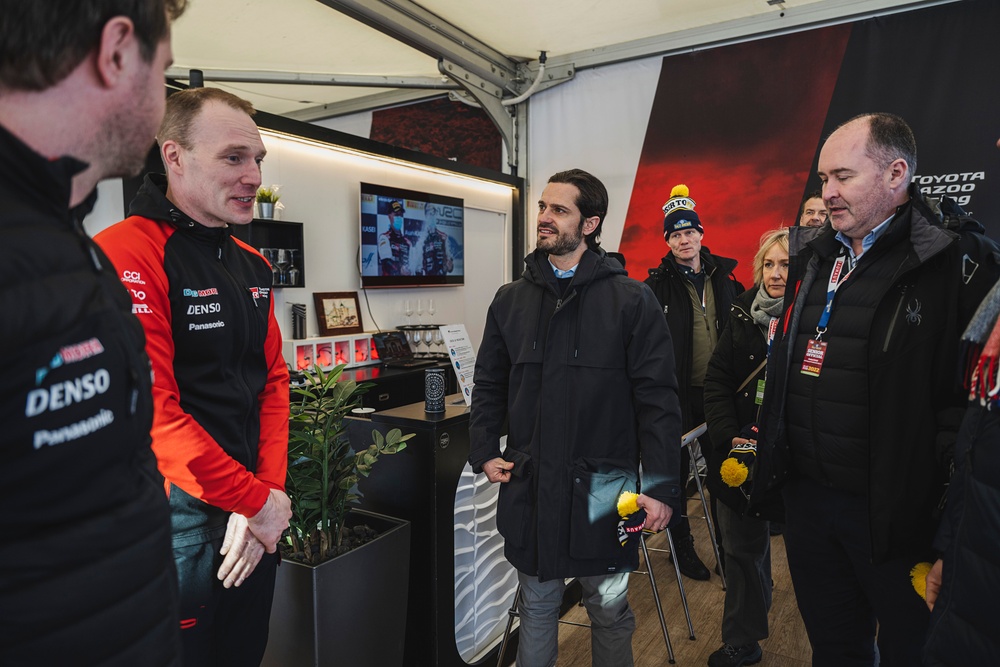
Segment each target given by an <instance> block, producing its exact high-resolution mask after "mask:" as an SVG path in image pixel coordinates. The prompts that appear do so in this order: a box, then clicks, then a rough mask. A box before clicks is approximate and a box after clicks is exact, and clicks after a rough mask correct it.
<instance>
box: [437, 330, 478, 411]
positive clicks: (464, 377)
mask: <svg viewBox="0 0 1000 667" xmlns="http://www.w3.org/2000/svg"><path fill="white" fill-rule="evenodd" d="M439 329H440V330H441V335H442V336H443V337H444V344H445V346H446V347H447V348H448V358H449V359H451V365H452V368H454V369H455V375H456V376H457V377H458V389H459V391H461V392H462V398H463V399H465V404H466V405H472V388H473V387H474V386H475V384H474V383H473V381H472V374H473V371H474V370H475V369H476V350H475V348H473V347H472V341H471V340H469V334H468V332H467V331H466V330H465V325H464V324H442V325H441V326H440V327H439Z"/></svg>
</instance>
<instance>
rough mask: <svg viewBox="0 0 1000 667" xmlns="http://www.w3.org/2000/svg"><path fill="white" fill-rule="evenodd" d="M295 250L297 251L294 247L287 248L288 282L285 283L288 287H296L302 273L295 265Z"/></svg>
mask: <svg viewBox="0 0 1000 667" xmlns="http://www.w3.org/2000/svg"><path fill="white" fill-rule="evenodd" d="M297 252H299V251H298V250H295V249H294V248H289V250H288V283H287V284H288V285H289V286H290V287H297V286H298V285H299V284H300V282H299V278H300V277H301V275H302V271H300V270H299V267H297V266H295V254H296V253H297Z"/></svg>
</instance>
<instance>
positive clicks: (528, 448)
mask: <svg viewBox="0 0 1000 667" xmlns="http://www.w3.org/2000/svg"><path fill="white" fill-rule="evenodd" d="M607 206H608V195H607V191H606V190H605V188H604V185H603V184H602V183H601V182H600V181H599V180H597V179H596V178H594V177H593V176H592V175H590V174H588V173H587V172H584V171H580V170H578V169H574V170H571V171H565V172H560V173H558V174H556V175H554V176H553V177H552V178H551V179H549V183H548V185H547V186H546V188H545V190H544V192H543V193H542V196H541V198H540V200H539V202H538V239H537V248H536V250H535V251H534V252H533V253H531V254H530V255H528V257H526V258H525V270H524V275H523V276H522V278H521V279H520V280H517V281H515V282H513V283H510V284H508V285H505V286H503V287H501V288H500V290H499V291H498V292H497V295H496V297H495V298H494V300H493V303H492V304H491V305H490V309H489V312H488V314H487V319H486V330H485V332H484V335H483V343H482V346H481V349H480V352H479V356H478V358H477V360H476V375H475V380H476V389H475V391H474V392H473V396H472V416H471V425H470V428H471V439H472V443H471V451H470V454H469V463H470V465H471V466H472V468H473V470H474V471H476V472H483V473H485V474H486V476H487V478H488V479H489V480H490V481H491V482H500V483H501V484H502V486H501V487H500V499H499V505H498V509H497V528H498V529H499V531H500V533H501V534H502V535H503V537H504V555H505V556H506V558H507V560H508V561H510V563H511V564H512V565H513V566H514V567H515V568H517V575H518V582H519V583H520V585H521V596H520V599H519V600H518V606H519V609H520V619H521V629H520V641H519V644H518V654H517V664H518V665H519V666H520V667H532V666H548V665H554V664H555V661H556V652H557V647H558V636H557V625H556V623H557V621H558V617H559V605H560V602H561V600H562V595H563V589H564V584H563V581H564V579H565V578H567V577H576V578H577V579H578V580H579V581H580V583H581V585H582V586H583V590H584V604H585V605H586V606H587V611H588V613H589V615H590V618H591V621H592V627H593V632H592V635H591V643H592V653H593V663H594V664H595V665H611V664H615V665H631V664H632V646H631V638H632V632H633V631H634V629H635V619H634V617H633V615H632V611H631V609H629V606H628V599H627V597H626V594H627V591H628V574H627V573H628V572H629V571H631V570H634V569H635V568H636V566H637V565H638V551H637V546H638V540H637V539H634V538H631V539H628V540H626V541H625V544H624V546H623V544H622V542H621V541H620V538H619V523H620V519H619V515H618V512H617V511H616V503H617V501H618V498H619V495H620V494H621V493H622V492H623V491H632V492H640V493H639V496H638V499H637V503H638V507H639V508H641V509H643V510H645V512H646V518H645V526H646V528H648V529H650V530H654V531H657V530H662V529H663V528H664V527H665V526H666V525H667V522H668V521H669V520H670V516H671V514H672V513H673V512H675V511H677V510H678V509H679V507H680V495H681V492H680V486H679V484H678V474H677V473H678V458H679V454H680V452H679V449H680V438H681V431H680V409H679V406H678V403H677V391H676V380H675V379H674V369H673V354H672V351H671V348H670V333H669V331H668V330H667V327H666V323H665V322H664V319H663V317H662V315H660V313H659V308H658V307H657V305H656V300H655V299H654V298H653V295H652V293H651V292H650V291H649V288H647V287H646V286H645V285H643V284H642V283H640V282H637V281H635V280H631V279H630V278H628V277H627V276H626V274H625V271H624V269H622V268H621V265H619V264H618V263H617V262H615V261H613V260H609V259H607V257H606V255H605V253H604V251H603V250H601V248H600V246H599V245H598V241H597V239H598V237H599V235H600V229H601V225H602V223H603V218H604V216H605V214H606V213H607ZM505 423H506V424H509V425H508V426H507V434H508V435H507V447H506V450H505V451H503V453H501V450H500V444H501V443H500V441H501V437H502V435H503V433H504V427H505ZM640 457H641V460H642V467H643V479H642V480H641V488H640V483H639V462H640Z"/></svg>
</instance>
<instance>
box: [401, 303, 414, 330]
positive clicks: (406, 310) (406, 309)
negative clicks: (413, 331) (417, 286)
mask: <svg viewBox="0 0 1000 667" xmlns="http://www.w3.org/2000/svg"><path fill="white" fill-rule="evenodd" d="M403 314H405V315H406V326H410V317H412V316H413V302H411V301H410V300H409V299H406V300H405V301H403ZM406 339H407V340H409V339H410V332H409V331H407V332H406Z"/></svg>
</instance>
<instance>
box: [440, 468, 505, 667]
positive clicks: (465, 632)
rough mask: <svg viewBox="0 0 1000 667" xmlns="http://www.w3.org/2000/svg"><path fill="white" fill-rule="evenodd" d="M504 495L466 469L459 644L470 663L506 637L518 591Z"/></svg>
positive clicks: (460, 507) (458, 553) (461, 492)
mask: <svg viewBox="0 0 1000 667" xmlns="http://www.w3.org/2000/svg"><path fill="white" fill-rule="evenodd" d="M499 492H500V485H499V484H491V483H490V482H488V481H487V480H486V476H485V475H475V474H473V472H472V468H471V467H469V464H468V463H466V464H465V470H463V471H462V476H461V478H460V479H459V482H458V489H457V491H456V493H455V644H456V646H457V648H458V653H459V655H460V656H461V657H462V659H463V660H465V661H466V662H474V660H475V659H476V657H477V656H478V655H479V654H481V653H482V652H483V651H485V650H486V649H488V648H489V647H490V646H491V645H492V644H493V643H494V642H496V641H497V640H498V639H499V638H500V637H501V636H502V635H503V632H504V628H505V627H506V625H507V610H508V609H510V605H511V603H512V602H513V601H514V591H515V589H516V588H517V573H516V571H515V570H514V568H513V567H511V565H510V563H508V562H507V560H506V559H505V558H504V557H503V538H502V537H501V536H500V533H499V532H497V524H496V505H497V497H498V496H499Z"/></svg>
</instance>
